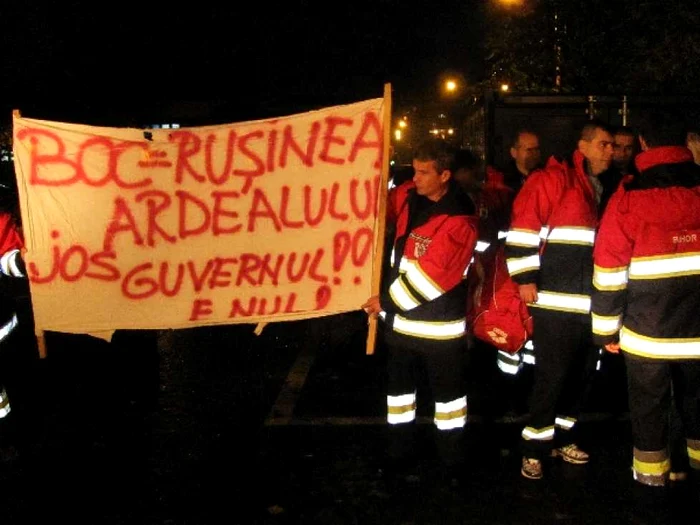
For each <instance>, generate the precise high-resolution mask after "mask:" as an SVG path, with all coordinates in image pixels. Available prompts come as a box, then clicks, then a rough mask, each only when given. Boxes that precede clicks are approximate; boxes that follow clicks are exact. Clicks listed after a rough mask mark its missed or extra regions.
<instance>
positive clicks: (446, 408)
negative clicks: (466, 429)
mask: <svg viewBox="0 0 700 525" xmlns="http://www.w3.org/2000/svg"><path fill="white" fill-rule="evenodd" d="M434 423H435V426H436V427H437V428H438V429H439V430H452V429H454V428H462V427H463V426H464V425H465V424H466V423H467V396H464V397H460V398H458V399H455V400H453V401H450V402H448V403H435V419H434Z"/></svg>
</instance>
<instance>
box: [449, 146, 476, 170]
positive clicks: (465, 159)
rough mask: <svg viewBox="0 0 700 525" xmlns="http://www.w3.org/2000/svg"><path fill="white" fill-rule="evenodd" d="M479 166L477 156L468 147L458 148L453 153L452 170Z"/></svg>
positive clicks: (473, 168) (470, 168) (472, 168)
mask: <svg viewBox="0 0 700 525" xmlns="http://www.w3.org/2000/svg"><path fill="white" fill-rule="evenodd" d="M478 167H479V157H477V156H476V155H475V154H474V152H473V151H472V150H470V149H459V150H457V152H456V153H455V162H454V165H453V170H454V171H457V170H461V169H465V170H475V169H478Z"/></svg>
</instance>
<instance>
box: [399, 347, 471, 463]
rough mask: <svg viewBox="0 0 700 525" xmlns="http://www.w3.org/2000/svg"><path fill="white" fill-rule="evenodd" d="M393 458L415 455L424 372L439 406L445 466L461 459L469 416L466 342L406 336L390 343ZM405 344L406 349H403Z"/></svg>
mask: <svg viewBox="0 0 700 525" xmlns="http://www.w3.org/2000/svg"><path fill="white" fill-rule="evenodd" d="M387 343H388V345H387V346H388V359H387V367H388V370H387V372H388V400H390V406H389V416H388V420H389V422H390V423H392V424H391V425H390V429H391V430H390V432H389V440H390V441H389V454H390V455H391V456H393V457H400V456H405V455H406V454H408V453H410V452H412V451H411V450H409V447H410V446H412V441H413V436H412V435H411V433H412V428H413V427H414V425H413V424H410V423H414V422H415V413H416V406H417V404H418V403H420V400H417V399H416V397H415V396H416V391H417V387H418V383H419V380H420V378H421V377H422V376H423V373H422V371H421V369H423V371H424V372H425V376H427V379H428V383H429V384H428V386H429V388H430V391H431V393H432V397H433V400H434V402H435V413H434V422H435V425H436V427H437V429H438V432H436V435H435V439H436V445H437V449H438V454H439V455H440V457H441V459H442V460H443V461H444V462H445V463H448V464H449V463H459V462H461V461H462V460H463V450H462V447H461V443H460V441H461V435H462V433H463V428H464V425H465V422H466V416H467V399H466V394H465V391H464V377H463V371H464V364H465V361H464V360H465V343H466V341H465V339H464V338H462V339H461V340H460V341H459V342H456V341H432V340H417V341H416V339H415V338H406V337H404V336H399V337H395V336H392V337H391V338H389V339H388V341H387ZM402 343H405V344H402Z"/></svg>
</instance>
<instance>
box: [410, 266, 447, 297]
mask: <svg viewBox="0 0 700 525" xmlns="http://www.w3.org/2000/svg"><path fill="white" fill-rule="evenodd" d="M406 279H408V281H409V282H410V283H411V286H413V287H414V288H415V289H416V290H417V291H418V293H420V294H421V295H423V297H425V298H426V299H428V300H429V301H432V300H433V299H437V298H438V297H440V296H441V295H442V294H443V293H445V292H444V290H442V289H441V288H439V287H438V286H437V285H436V284H435V283H434V282H433V281H431V280H430V278H429V277H428V276H427V275H425V274H424V273H423V271H422V270H421V268H420V266H419V265H418V264H417V263H412V264H411V266H410V268H408V270H407V271H406Z"/></svg>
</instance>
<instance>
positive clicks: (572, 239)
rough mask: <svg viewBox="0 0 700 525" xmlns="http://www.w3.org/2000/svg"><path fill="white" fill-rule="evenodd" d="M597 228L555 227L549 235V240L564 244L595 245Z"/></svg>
mask: <svg viewBox="0 0 700 525" xmlns="http://www.w3.org/2000/svg"><path fill="white" fill-rule="evenodd" d="M594 240H595V230H593V229H591V228H554V229H553V230H552V231H550V232H549V235H547V242H552V243H562V244H580V245H583V246H593V241H594Z"/></svg>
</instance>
